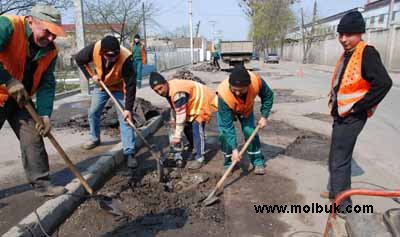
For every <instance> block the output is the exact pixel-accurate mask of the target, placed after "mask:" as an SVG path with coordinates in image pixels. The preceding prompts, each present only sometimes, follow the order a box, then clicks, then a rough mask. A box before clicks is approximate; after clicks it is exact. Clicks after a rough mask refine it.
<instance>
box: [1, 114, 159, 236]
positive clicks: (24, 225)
mask: <svg viewBox="0 0 400 237" xmlns="http://www.w3.org/2000/svg"><path fill="white" fill-rule="evenodd" d="M161 124H162V118H161V116H157V117H155V118H153V119H151V120H150V123H148V124H147V125H146V126H145V127H142V128H140V129H139V131H140V132H141V134H142V135H143V137H145V138H146V137H148V136H149V135H151V134H153V133H154V132H155V131H157V129H158V128H160V127H161ZM142 145H143V141H142V140H140V139H139V138H138V139H137V140H136V148H139V147H141V146H142ZM120 150H121V143H119V144H117V145H115V146H114V147H112V148H111V150H109V151H108V152H107V153H105V154H103V155H102V156H101V157H100V158H99V160H97V161H96V163H94V164H93V165H91V166H89V167H88V168H87V170H86V171H84V172H83V173H82V175H83V176H84V177H85V179H86V180H87V181H88V183H89V184H90V186H91V187H94V189H98V188H100V186H101V185H102V184H104V183H105V182H106V181H107V180H108V178H109V177H110V175H111V174H112V172H113V171H114V170H115V169H116V168H117V167H118V166H119V165H121V164H122V163H123V162H124V159H123V156H122V155H118V153H119V152H120ZM65 188H66V189H67V190H68V192H67V194H65V195H61V196H59V197H56V198H54V199H51V200H48V201H46V202H45V203H43V204H42V205H41V206H40V207H38V208H37V209H36V213H35V212H32V213H30V214H28V215H27V216H26V217H25V218H24V219H22V220H21V221H20V222H19V223H18V225H16V226H14V227H12V228H11V229H10V230H8V232H7V233H5V234H4V235H3V237H32V236H35V237H37V236H45V235H44V233H43V232H42V230H41V227H40V225H39V223H38V218H40V224H41V226H42V227H43V228H44V229H45V231H46V232H47V233H53V232H54V231H55V230H56V229H57V227H58V226H59V225H61V224H62V223H63V222H64V221H65V219H66V218H68V217H69V216H70V215H71V214H72V213H73V212H74V211H75V209H76V208H77V207H78V206H79V205H80V204H81V203H82V202H83V201H84V197H82V196H83V195H85V194H86V192H85V190H84V189H83V187H82V186H81V185H80V182H79V180H78V179H76V178H75V179H73V180H72V181H71V182H70V183H69V184H67V185H66V186H65Z"/></svg>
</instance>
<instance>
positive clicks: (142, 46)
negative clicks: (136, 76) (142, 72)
mask: <svg viewBox="0 0 400 237" xmlns="http://www.w3.org/2000/svg"><path fill="white" fill-rule="evenodd" d="M134 44H135V42H133V43H132V44H131V52H133V47H134V46H135V45H134ZM139 44H140V54H141V55H142V64H147V56H146V50H145V49H144V45H143V44H142V43H139Z"/></svg>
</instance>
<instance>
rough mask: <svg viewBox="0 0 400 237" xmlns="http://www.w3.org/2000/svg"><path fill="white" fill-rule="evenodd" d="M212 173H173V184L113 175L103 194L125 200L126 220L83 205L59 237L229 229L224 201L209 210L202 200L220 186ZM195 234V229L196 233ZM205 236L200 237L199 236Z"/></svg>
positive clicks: (89, 204) (122, 204)
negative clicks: (225, 222) (77, 233)
mask: <svg viewBox="0 0 400 237" xmlns="http://www.w3.org/2000/svg"><path fill="white" fill-rule="evenodd" d="M218 178H219V177H217V176H216V175H212V174H209V173H196V174H194V173H187V172H186V171H182V173H181V174H180V173H179V172H176V171H173V172H172V173H170V182H168V183H167V184H161V183H159V182H158V177H157V174H156V172H150V173H148V174H146V175H145V176H143V177H141V178H140V177H134V178H133V179H131V180H130V181H128V179H127V177H123V176H114V177H113V178H112V179H111V180H110V181H109V182H108V183H107V184H106V185H105V187H103V188H102V191H101V193H103V194H107V195H110V194H111V195H113V196H115V197H118V199H119V200H120V205H118V206H119V207H120V210H122V212H121V213H123V215H114V216H113V215H111V214H110V213H109V212H106V211H105V210H100V209H99V208H98V207H97V203H96V201H94V200H89V201H88V202H86V203H84V204H82V205H81V206H80V207H79V209H78V210H77V211H76V212H75V213H74V214H73V215H72V216H71V217H70V218H69V219H68V220H67V221H66V222H65V223H64V224H63V225H62V226H61V227H60V229H59V231H58V234H59V236H72V235H73V234H74V233H75V232H76V230H77V228H78V229H80V230H82V231H81V233H80V234H81V235H82V236H99V235H100V236H154V235H155V234H157V233H158V232H160V231H167V230H176V229H181V228H183V227H184V226H185V228H191V227H190V226H191V225H192V224H193V223H195V224H196V228H198V225H199V224H201V225H200V226H201V227H202V228H203V229H202V230H198V229H196V230H197V231H198V233H200V234H201V233H204V232H208V231H209V230H213V231H214V230H215V231H216V232H218V231H219V232H221V229H224V218H225V217H224V205H223V202H219V203H216V204H214V205H213V206H209V207H205V206H203V205H201V200H202V199H203V198H204V197H206V196H207V194H208V192H209V191H210V190H211V189H212V187H213V186H214V185H215V184H216V182H217V181H218ZM196 230H190V231H194V233H195V232H197V231H196ZM200 236H201V235H200Z"/></svg>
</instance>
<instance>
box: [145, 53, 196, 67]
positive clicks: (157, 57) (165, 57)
mask: <svg viewBox="0 0 400 237" xmlns="http://www.w3.org/2000/svg"><path fill="white" fill-rule="evenodd" d="M199 60H200V51H199V50H194V52H193V62H195V63H196V62H199ZM147 64H149V65H154V66H155V69H156V70H157V71H159V72H161V71H165V70H168V69H173V68H177V67H181V66H185V65H188V64H190V50H189V49H187V50H186V49H184V50H171V51H156V52H147Z"/></svg>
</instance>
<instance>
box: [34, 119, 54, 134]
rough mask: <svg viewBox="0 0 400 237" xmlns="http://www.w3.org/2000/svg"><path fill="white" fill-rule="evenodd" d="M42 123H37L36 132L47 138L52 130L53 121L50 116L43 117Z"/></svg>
mask: <svg viewBox="0 0 400 237" xmlns="http://www.w3.org/2000/svg"><path fill="white" fill-rule="evenodd" d="M41 119H42V122H41V123H36V126H35V127H36V131H37V132H38V133H39V134H40V135H41V136H44V137H47V135H48V134H49V132H50V130H51V121H50V118H49V116H41Z"/></svg>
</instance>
